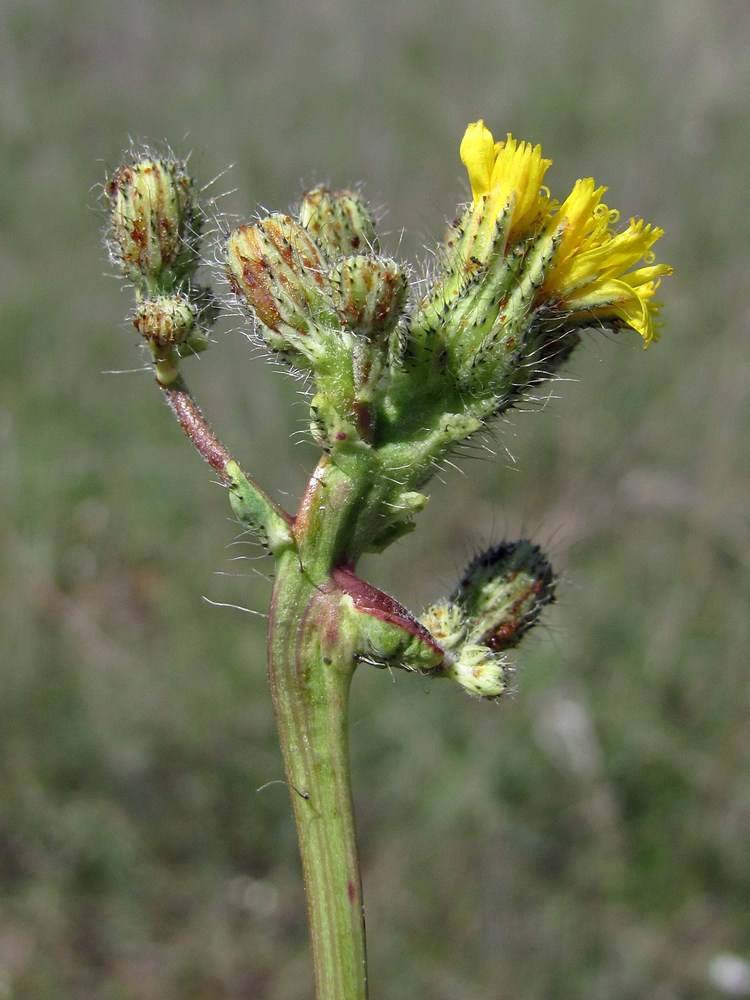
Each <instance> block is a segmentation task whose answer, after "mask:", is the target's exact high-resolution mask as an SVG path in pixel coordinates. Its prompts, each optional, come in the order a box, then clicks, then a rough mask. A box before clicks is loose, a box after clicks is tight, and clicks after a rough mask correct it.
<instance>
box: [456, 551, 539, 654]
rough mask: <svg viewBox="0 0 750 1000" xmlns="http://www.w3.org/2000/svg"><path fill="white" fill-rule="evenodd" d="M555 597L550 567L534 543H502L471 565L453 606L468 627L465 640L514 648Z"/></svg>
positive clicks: (460, 584) (500, 647) (492, 647)
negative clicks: (461, 615) (460, 613)
mask: <svg viewBox="0 0 750 1000" xmlns="http://www.w3.org/2000/svg"><path fill="white" fill-rule="evenodd" d="M554 599H555V578H554V574H553V572H552V567H551V566H550V564H549V562H548V561H547V559H546V558H545V556H544V555H543V553H542V551H541V549H540V548H539V546H538V545H533V544H532V543H531V542H529V541H525V540H524V541H520V542H503V543H502V544H501V545H497V546H495V548H492V549H490V550H489V551H488V552H484V553H482V555H480V556H477V558H476V559H475V560H474V561H473V562H472V563H471V564H470V566H469V567H468V569H467V570H466V572H465V573H464V576H463V577H462V579H461V582H460V583H459V585H458V588H457V589H456V591H455V592H454V594H453V595H452V598H451V600H452V602H453V603H454V604H455V605H456V606H457V607H458V608H460V610H461V612H462V614H463V617H464V619H465V621H466V623H467V639H468V641H469V642H476V643H481V644H482V645H484V646H489V648H490V649H493V650H495V651H500V650H505V649H512V648H513V647H514V646H517V645H518V643H519V642H520V641H521V639H522V638H523V637H524V635H525V634H526V633H527V632H528V631H529V629H530V628H532V626H533V625H535V624H536V622H537V620H538V618H539V615H540V613H541V611H542V608H543V607H544V606H545V605H546V604H551V603H552V602H553V601H554Z"/></svg>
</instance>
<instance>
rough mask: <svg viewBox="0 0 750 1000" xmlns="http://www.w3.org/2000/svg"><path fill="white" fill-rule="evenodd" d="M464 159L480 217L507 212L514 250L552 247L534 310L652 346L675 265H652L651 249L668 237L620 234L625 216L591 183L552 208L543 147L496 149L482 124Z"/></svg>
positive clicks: (467, 139)
mask: <svg viewBox="0 0 750 1000" xmlns="http://www.w3.org/2000/svg"><path fill="white" fill-rule="evenodd" d="M460 152H461V160H462V161H463V163H464V165H465V166H466V169H467V171H468V173H469V181H470V183H471V192H472V197H473V203H472V208H473V210H474V212H477V211H479V212H481V213H482V214H483V215H487V214H489V215H490V216H491V217H494V218H495V219H498V218H499V217H500V216H501V215H502V214H503V213H506V215H508V216H509V217H508V218H507V220H506V224H507V226H508V228H507V230H506V233H507V235H506V239H507V241H508V243H519V242H521V241H524V242H528V241H529V240H531V239H534V238H536V237H538V236H540V235H541V236H542V238H543V239H545V240H547V241H551V248H552V250H551V253H550V259H549V265H548V266H547V268H546V270H545V274H544V278H543V280H542V281H541V283H540V286H539V290H538V293H537V296H536V301H535V306H536V307H539V306H541V305H543V304H547V305H549V306H553V307H555V308H557V309H558V310H560V311H564V312H565V313H567V314H569V315H570V316H571V318H572V319H574V320H575V321H576V322H579V323H580V322H585V321H586V320H587V319H591V320H592V321H593V320H599V321H600V322H602V323H610V324H612V325H613V326H615V327H617V326H628V327H630V328H631V329H633V330H635V331H636V332H638V333H639V334H640V335H641V337H643V340H644V346H645V347H648V345H649V344H650V343H651V342H652V340H654V337H655V335H656V334H655V330H656V325H655V320H656V317H657V316H658V312H659V305H658V303H656V302H654V298H653V297H654V293H655V291H656V289H657V287H658V285H659V281H660V279H661V278H662V277H663V276H664V275H667V274H671V273H672V268H671V267H669V265H667V264H654V263H653V259H654V255H653V253H652V251H651V247H652V245H653V244H654V243H655V242H656V241H657V240H658V239H659V237H660V236H661V235H662V233H663V230H661V229H658V228H656V227H655V226H650V225H647V224H646V223H644V222H643V221H642V220H641V219H631V220H630V222H629V224H628V226H627V227H626V229H625V230H624V231H623V232H620V233H618V232H616V231H615V230H614V229H613V228H612V227H613V225H614V224H615V223H616V222H617V221H618V219H619V214H618V213H617V212H616V211H611V210H610V209H609V208H608V207H607V206H606V205H605V204H604V203H603V202H602V200H601V199H602V196H603V194H604V192H605V191H606V188H604V187H596V186H595V184H594V181H593V179H592V178H590V177H588V178H586V179H584V180H579V181H576V183H575V185H574V187H573V190H572V191H571V193H570V194H569V195H568V197H567V198H566V199H565V201H564V202H563V203H562V204H559V203H557V202H555V201H552V200H551V198H550V195H549V191H548V190H547V188H546V187H544V186H543V183H542V182H543V180H544V175H545V173H546V172H547V169H548V168H549V166H550V165H551V163H552V161H551V160H546V159H544V158H543V157H542V150H541V147H540V146H533V147H532V146H531V144H530V143H528V142H520V143H519V142H517V141H516V140H515V139H514V138H513V137H512V136H511V135H508V137H507V140H506V141H505V142H498V143H495V141H494V140H493V138H492V133H491V132H490V131H489V129H488V128H486V126H485V124H484V122H483V121H481V120H480V121H478V122H474V123H472V124H471V125H469V126H468V128H467V129H466V133H465V135H464V138H463V141H462V142H461V151H460ZM641 262H642V263H643V265H644V266H641V267H637V265H638V264H639V263H641Z"/></svg>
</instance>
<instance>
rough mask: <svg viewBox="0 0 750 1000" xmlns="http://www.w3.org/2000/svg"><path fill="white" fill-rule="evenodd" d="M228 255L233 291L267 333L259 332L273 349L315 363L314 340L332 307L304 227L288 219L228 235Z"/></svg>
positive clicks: (271, 220) (272, 220) (280, 217)
mask: <svg viewBox="0 0 750 1000" xmlns="http://www.w3.org/2000/svg"><path fill="white" fill-rule="evenodd" d="M226 255H227V264H228V274H229V281H230V283H231V285H232V288H233V290H234V291H235V292H236V293H237V294H238V295H241V296H242V297H244V298H245V300H246V301H247V302H248V304H249V305H250V306H251V307H252V309H253V311H254V312H255V315H256V317H257V318H258V320H259V321H260V323H262V324H263V326H264V327H265V328H266V329H265V330H261V331H260V332H261V334H262V336H263V337H264V339H265V341H266V342H267V343H268V345H269V347H271V348H272V349H273V350H276V351H280V352H282V353H287V354H288V353H290V352H291V353H296V354H302V355H304V356H305V357H307V358H308V360H312V359H313V358H314V357H316V356H317V354H318V353H319V346H318V345H317V344H316V341H315V338H314V337H311V336H310V335H311V334H312V333H314V330H315V325H316V321H317V319H318V318H320V316H321V315H325V314H326V313H329V314H330V304H329V303H328V301H327V296H326V291H327V287H326V283H325V280H324V271H325V265H324V264H323V260H322V257H321V255H320V251H319V250H318V248H317V247H316V245H315V243H314V242H313V240H312V239H311V238H310V236H309V235H308V233H307V232H306V231H305V230H304V229H303V228H302V226H300V225H298V223H296V222H294V221H293V219H291V218H290V217H289V216H288V215H271V216H269V217H268V218H267V219H263V220H262V221H261V222H258V223H256V224H255V225H254V226H240V228H239V229H235V230H234V231H233V232H232V233H230V235H229V239H228V240H227V246H226Z"/></svg>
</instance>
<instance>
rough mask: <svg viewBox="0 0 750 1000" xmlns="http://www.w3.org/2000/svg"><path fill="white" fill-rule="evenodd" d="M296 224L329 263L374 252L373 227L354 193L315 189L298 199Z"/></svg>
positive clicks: (375, 245)
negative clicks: (299, 201) (302, 229)
mask: <svg viewBox="0 0 750 1000" xmlns="http://www.w3.org/2000/svg"><path fill="white" fill-rule="evenodd" d="M299 221H300V223H301V224H302V225H303V226H304V227H305V229H306V230H307V231H308V232H309V233H310V235H311V236H312V237H313V239H314V240H315V241H316V242H317V243H318V245H319V246H320V247H321V248H322V250H323V251H324V252H325V254H326V255H327V256H328V258H329V259H330V260H335V259H336V258H337V257H348V256H349V255H350V254H356V253H366V252H367V251H368V250H369V251H371V252H372V253H377V252H378V238H377V235H376V234H375V224H374V222H373V220H372V216H371V215H370V212H369V210H368V208H367V206H366V205H365V203H364V201H363V200H362V199H361V198H360V196H359V195H358V194H357V193H356V192H355V191H330V190H329V189H328V188H325V187H317V188H314V189H313V190H312V191H308V192H307V194H306V195H305V196H304V198H303V199H302V204H301V205H300V210H299Z"/></svg>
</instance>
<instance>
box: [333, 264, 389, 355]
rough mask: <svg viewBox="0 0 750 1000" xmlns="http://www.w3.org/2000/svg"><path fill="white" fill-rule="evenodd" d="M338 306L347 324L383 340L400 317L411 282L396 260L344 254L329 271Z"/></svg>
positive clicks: (334, 304)
mask: <svg viewBox="0 0 750 1000" xmlns="http://www.w3.org/2000/svg"><path fill="white" fill-rule="evenodd" d="M328 281H329V283H330V285H331V294H332V302H333V306H334V309H335V310H336V313H337V315H338V317H339V319H340V321H341V323H342V325H343V326H344V327H346V328H347V329H348V330H351V331H352V332H353V333H358V334H361V335H362V336H364V337H367V338H369V339H371V340H378V341H381V342H382V339H383V338H385V337H386V336H387V335H388V334H389V333H390V332H391V330H392V329H393V328H394V326H395V325H396V323H397V322H398V321H399V318H400V317H401V314H402V312H403V309H404V305H405V303H406V296H407V292H408V289H409V285H408V282H407V280H406V278H405V276H404V274H403V272H402V271H401V269H400V268H399V266H398V264H396V263H395V261H392V260H388V259H386V258H384V257H366V256H363V255H356V256H352V257H344V258H343V259H342V260H340V261H338V262H337V263H336V264H334V265H333V267H332V268H331V270H330V271H329V272H328Z"/></svg>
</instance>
